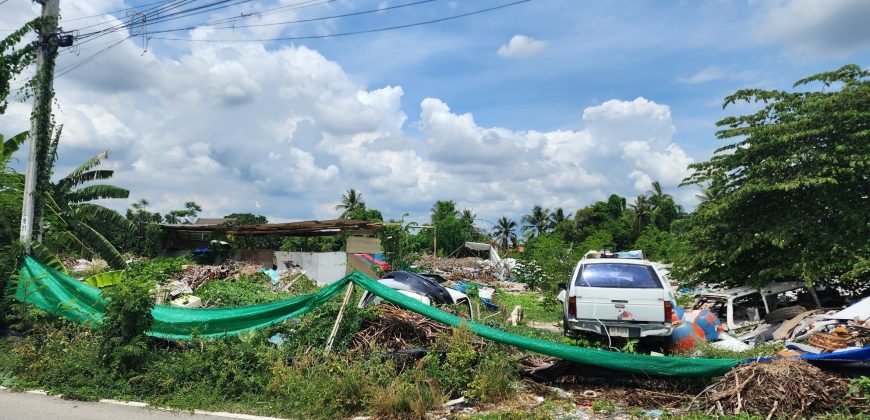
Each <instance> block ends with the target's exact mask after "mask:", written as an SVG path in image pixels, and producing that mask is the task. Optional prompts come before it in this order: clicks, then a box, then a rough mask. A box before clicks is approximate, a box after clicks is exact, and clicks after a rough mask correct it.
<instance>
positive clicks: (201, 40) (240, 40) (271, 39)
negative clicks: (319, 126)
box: [154, 0, 532, 42]
mask: <svg viewBox="0 0 870 420" xmlns="http://www.w3.org/2000/svg"><path fill="white" fill-rule="evenodd" d="M530 1H532V0H519V1H514V2H511V3H505V4H501V5H498V6H493V7H488V8H486V9H480V10H475V11H473V12H467V13H462V14H458V15H453V16H447V17H443V18H439V19H432V20H426V21H422V22H415V23H408V24H404V25H396V26H388V27H384V28H375V29H365V30H361V31H352V32H340V33H335V34H325V35H307V36H289V37H281V38H264V39H190V38H167V37H159V36H156V37H154V39H161V40H165V41H187V42H273V41H297V40H306V39H323V38H337V37H342V36H350V35H361V34H368V33H375V32H385V31H391V30H395V29H405V28H412V27H415V26H423V25H429V24H433V23H439V22H445V21H448V20H455V19H460V18H464V17H468V16H472V15H477V14H481V13H486V12H491V11H494V10H498V9H504V8H508V7H511V6H516V5H518V4H521V3H528V2H530Z"/></svg>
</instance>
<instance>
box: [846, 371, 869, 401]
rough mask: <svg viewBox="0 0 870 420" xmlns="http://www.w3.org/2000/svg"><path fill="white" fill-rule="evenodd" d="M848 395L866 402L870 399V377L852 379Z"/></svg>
mask: <svg viewBox="0 0 870 420" xmlns="http://www.w3.org/2000/svg"><path fill="white" fill-rule="evenodd" d="M848 394H849V395H852V396H854V397H857V398H863V399H865V400H867V399H870V377H867V376H860V377H857V378H852V379H851V380H850V384H849V392H848Z"/></svg>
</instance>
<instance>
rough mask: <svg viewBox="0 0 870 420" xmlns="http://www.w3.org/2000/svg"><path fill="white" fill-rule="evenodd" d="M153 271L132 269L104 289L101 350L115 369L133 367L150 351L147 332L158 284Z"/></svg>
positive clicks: (100, 328)
mask: <svg viewBox="0 0 870 420" xmlns="http://www.w3.org/2000/svg"><path fill="white" fill-rule="evenodd" d="M150 274H151V273H150V272H149V271H147V270H142V269H141V266H140V267H139V268H134V269H131V270H129V271H128V272H127V273H126V275H125V277H124V280H123V281H121V282H120V283H118V284H116V285H114V286H112V287H108V288H106V289H104V291H103V296H105V297H106V299H107V300H108V303H107V304H106V311H105V315H104V316H103V320H102V322H101V324H100V326H99V331H100V333H101V337H102V340H101V341H100V349H99V350H100V354H101V355H102V356H103V358H104V362H105V363H106V365H107V366H110V367H112V368H114V369H121V370H128V371H130V370H134V369H135V368H136V367H137V366H138V365H139V364H140V363H141V361H142V360H143V356H144V355H145V353H147V351H148V343H147V339H146V338H145V331H147V330H148V329H149V328H150V327H151V324H152V322H153V321H154V319H153V318H152V316H151V309H152V308H153V307H154V295H153V292H152V290H153V289H154V286H155V283H154V280H152V279H151V278H150V277H149V275H150Z"/></svg>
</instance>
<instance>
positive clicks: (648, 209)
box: [628, 194, 652, 232]
mask: <svg viewBox="0 0 870 420" xmlns="http://www.w3.org/2000/svg"><path fill="white" fill-rule="evenodd" d="M628 207H629V208H631V210H632V212H633V215H632V220H631V222H632V225H633V226H634V229H635V231H636V232H640V231H642V230H643V229H644V228H645V227H646V225H648V224H649V222H650V219H651V218H652V206H651V204H650V201H649V199H648V198H647V196H645V195H643V194H641V195H639V196H637V198H636V199H635V200H634V204H629V205H628Z"/></svg>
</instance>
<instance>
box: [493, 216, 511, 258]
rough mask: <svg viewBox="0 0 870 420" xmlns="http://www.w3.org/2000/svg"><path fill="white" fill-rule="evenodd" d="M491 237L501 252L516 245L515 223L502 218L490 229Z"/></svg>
mask: <svg viewBox="0 0 870 420" xmlns="http://www.w3.org/2000/svg"><path fill="white" fill-rule="evenodd" d="M492 237H493V239H495V241H496V242H498V244H499V247H501V249H502V251H506V250H507V249H508V248H510V247H511V246H515V245H516V244H517V222H514V221H513V220H511V219H508V218H507V216H502V217H501V218H499V219H498V222H497V223H496V224H495V227H493V229H492Z"/></svg>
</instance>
